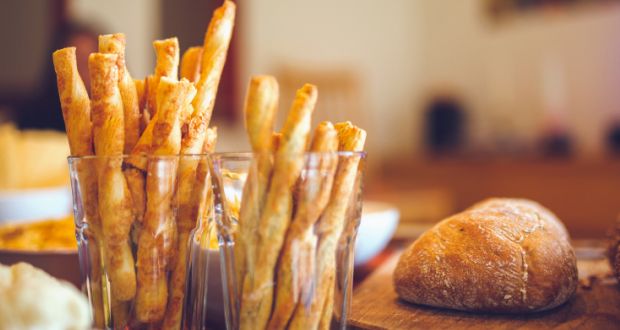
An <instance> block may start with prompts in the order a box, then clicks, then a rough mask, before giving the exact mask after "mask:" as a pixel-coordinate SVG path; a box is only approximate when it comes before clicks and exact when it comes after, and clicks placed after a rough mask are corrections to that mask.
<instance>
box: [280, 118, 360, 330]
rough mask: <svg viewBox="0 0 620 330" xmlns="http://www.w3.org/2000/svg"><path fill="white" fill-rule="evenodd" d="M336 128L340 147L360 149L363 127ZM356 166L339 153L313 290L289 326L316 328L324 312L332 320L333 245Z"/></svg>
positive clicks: (320, 227) (321, 226)
mask: <svg viewBox="0 0 620 330" xmlns="http://www.w3.org/2000/svg"><path fill="white" fill-rule="evenodd" d="M336 129H337V130H338V141H339V147H338V148H339V150H340V151H362V150H363V149H364V143H365V140H366V131H364V130H362V129H360V128H358V127H356V126H354V125H352V124H351V123H349V122H346V123H339V124H336ZM358 166H359V158H358V157H355V156H341V157H340V160H339V162H338V169H337V171H336V175H335V178H334V183H333V188H332V192H331V196H330V200H329V202H328V204H327V206H326V208H325V211H324V212H323V215H322V216H321V220H320V221H319V222H318V228H317V233H316V235H317V236H318V237H319V242H318V247H317V255H316V269H315V274H316V275H315V276H316V279H315V288H314V290H315V292H314V295H313V299H311V301H310V302H309V306H307V305H305V304H299V305H297V308H296V310H295V314H294V316H293V319H292V320H291V323H290V328H291V329H316V328H317V327H318V325H319V323H320V322H321V317H322V315H326V316H325V317H328V318H329V319H330V320H331V315H332V309H333V292H332V290H333V288H334V284H335V277H336V249H337V245H338V239H339V238H340V235H341V233H342V230H343V229H344V226H345V220H346V211H347V207H348V204H349V201H350V197H351V194H352V192H353V188H354V187H355V180H356V178H357V173H358ZM329 299H331V301H329ZM325 309H327V310H325Z"/></svg>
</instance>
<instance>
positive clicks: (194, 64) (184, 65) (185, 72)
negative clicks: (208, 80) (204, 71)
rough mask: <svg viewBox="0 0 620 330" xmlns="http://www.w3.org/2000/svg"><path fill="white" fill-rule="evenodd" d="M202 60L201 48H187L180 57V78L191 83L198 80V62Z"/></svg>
mask: <svg viewBox="0 0 620 330" xmlns="http://www.w3.org/2000/svg"><path fill="white" fill-rule="evenodd" d="M201 59H202V47H200V46H195V47H190V48H188V49H187V50H186V51H185V53H184V54H183V57H181V78H185V79H187V80H189V81H191V82H195V81H198V79H200V61H201Z"/></svg>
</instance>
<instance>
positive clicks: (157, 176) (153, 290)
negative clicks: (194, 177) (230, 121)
mask: <svg viewBox="0 0 620 330" xmlns="http://www.w3.org/2000/svg"><path fill="white" fill-rule="evenodd" d="M194 94H195V89H194V87H193V86H192V84H191V83H190V82H189V81H187V80H186V79H182V80H181V81H178V82H177V81H175V80H174V79H171V78H167V77H162V78H161V81H160V83H159V87H158V91H157V108H158V113H157V116H156V120H155V122H154V125H153V137H152V140H153V144H152V146H151V148H152V150H153V155H155V156H160V155H161V156H164V155H177V154H178V153H179V151H180V148H181V128H180V123H179V115H180V109H182V108H183V106H184V105H185V104H187V103H189V102H190V101H191V99H192V97H193V96H194ZM177 163H178V162H177V161H176V159H170V158H166V157H163V158H154V159H153V160H151V161H149V162H148V166H147V173H148V174H147V180H146V212H145V215H144V221H143V226H142V229H141V230H140V235H139V238H138V254H137V258H138V261H137V264H136V266H137V268H138V290H137V294H136V300H135V314H136V318H137V319H138V320H139V321H141V322H159V321H161V320H162V319H163V317H164V312H165V309H166V303H167V299H168V287H167V278H166V269H167V268H168V267H169V262H170V260H172V254H173V249H174V248H175V247H176V241H175V238H176V237H175V235H176V223H175V218H174V213H173V209H172V196H173V194H174V187H175V183H176V171H177V166H178V164H177Z"/></svg>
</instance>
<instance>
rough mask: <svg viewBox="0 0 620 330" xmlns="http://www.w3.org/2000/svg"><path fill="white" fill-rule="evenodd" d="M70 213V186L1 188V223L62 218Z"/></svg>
mask: <svg viewBox="0 0 620 330" xmlns="http://www.w3.org/2000/svg"><path fill="white" fill-rule="evenodd" d="M69 213H71V189H70V188H69V187H65V186H62V187H54V188H38V189H17V190H0V224H2V223H5V222H7V221H11V222H17V221H18V222H27V221H33V220H38V219H51V218H60V217H64V216H66V215H68V214H69Z"/></svg>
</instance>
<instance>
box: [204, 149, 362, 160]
mask: <svg viewBox="0 0 620 330" xmlns="http://www.w3.org/2000/svg"><path fill="white" fill-rule="evenodd" d="M273 154H276V152H273V151H266V152H253V151H223V152H213V153H210V154H209V156H211V157H217V158H251V157H253V156H255V155H273ZM297 155H302V156H312V155H317V156H318V155H336V156H339V157H340V156H347V157H351V156H359V157H360V158H361V159H364V158H366V157H367V156H368V153H367V152H366V151H306V152H303V153H300V154H297Z"/></svg>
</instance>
